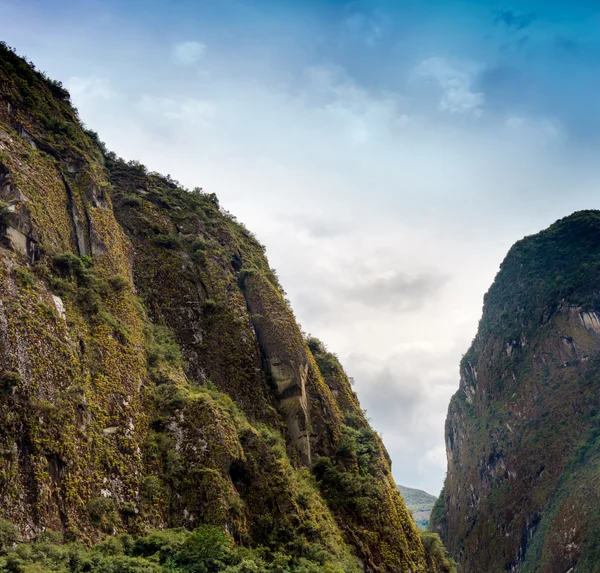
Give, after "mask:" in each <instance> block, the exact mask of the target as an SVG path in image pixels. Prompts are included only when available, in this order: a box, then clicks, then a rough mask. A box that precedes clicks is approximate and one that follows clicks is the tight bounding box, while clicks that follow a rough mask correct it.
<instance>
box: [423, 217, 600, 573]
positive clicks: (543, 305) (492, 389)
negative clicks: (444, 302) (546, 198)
mask: <svg viewBox="0 0 600 573" xmlns="http://www.w3.org/2000/svg"><path fill="white" fill-rule="evenodd" d="M599 313H600V212H599V211H593V210H588V211H578V212H576V213H573V214H572V215H570V216H568V217H565V218H563V219H560V220H559V221H557V222H556V223H554V224H553V225H551V226H550V227H548V228H547V229H545V230H543V231H541V232H540V233H537V234H535V235H531V236H528V237H525V238H524V239H522V240H521V241H519V242H517V243H516V244H515V245H514V246H513V247H512V248H511V249H510V251H509V253H508V254H507V256H506V258H505V260H504V261H503V263H502V265H501V267H500V271H499V272H498V274H497V276H496V279H495V281H494V283H493V285H492V286H491V288H490V290H489V291H488V293H487V294H486V296H485V298H484V308H483V315H482V318H481V321H480V323H479V329H478V333H477V335H476V337H475V339H474V340H473V343H472V345H471V347H470V348H469V350H468V351H467V353H466V354H465V355H464V357H463V359H462V361H461V365H460V375H461V380H460V388H459V390H458V392H457V393H456V394H455V395H454V397H453V398H452V400H451V402H450V406H449V410H448V417H447V420H446V451H447V455H448V473H447V476H446V480H445V485H444V489H443V490H442V494H441V495H440V498H439V499H438V501H437V502H436V505H435V507H434V509H433V512H432V521H431V528H432V529H433V530H434V531H438V532H439V533H440V534H441V536H442V538H443V539H444V540H445V542H446V543H447V545H448V549H449V551H450V553H451V555H452V556H453V557H454V558H455V559H456V560H457V561H458V563H459V568H460V570H464V571H474V570H485V571H488V572H490V573H493V572H495V571H507V570H508V571H522V572H533V571H544V572H546V571H552V572H554V571H556V572H559V571H567V570H571V571H573V572H587V571H596V570H597V564H598V563H600V552H599V550H598V546H597V543H596V540H597V538H598V533H599V532H600V529H598V523H599V522H600V501H599V500H600V491H599V490H598V484H599V483H600V442H599V441H598V427H599V423H600V420H599V419H598V411H599V407H600V400H599V398H598V396H599V394H598V376H599V374H600V372H599V370H598V369H599V367H600V322H599V319H598V317H599Z"/></svg>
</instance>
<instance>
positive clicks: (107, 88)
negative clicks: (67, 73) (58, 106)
mask: <svg viewBox="0 0 600 573" xmlns="http://www.w3.org/2000/svg"><path fill="white" fill-rule="evenodd" d="M65 85H66V88H67V89H68V90H69V92H70V94H71V97H72V98H73V99H74V100H77V101H78V102H84V101H85V102H88V101H91V100H95V99H105V100H106V99H111V98H113V97H115V95H116V92H115V91H114V90H113V89H112V87H111V85H110V81H109V80H108V79H107V78H101V77H97V76H88V77H82V76H73V77H72V78H69V80H67V82H66V84H65Z"/></svg>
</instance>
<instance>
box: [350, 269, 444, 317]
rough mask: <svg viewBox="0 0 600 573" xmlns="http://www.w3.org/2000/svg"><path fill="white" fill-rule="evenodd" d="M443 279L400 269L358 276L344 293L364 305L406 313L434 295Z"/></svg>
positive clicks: (442, 283)
mask: <svg viewBox="0 0 600 573" xmlns="http://www.w3.org/2000/svg"><path fill="white" fill-rule="evenodd" d="M446 281H447V277H446V276H445V275H442V274H440V273H425V274H418V275H413V276H411V275H410V274H409V273H406V272H404V271H391V272H387V273H385V274H383V275H379V276H373V277H367V278H366V279H365V278H362V280H360V279H359V281H357V283H356V284H354V285H352V286H351V287H350V288H347V289H346V292H345V293H344V294H346V296H347V297H348V299H349V300H353V301H355V302H358V303H359V304H362V305H364V306H370V307H376V308H388V309H393V310H395V311H397V312H410V311H414V310H417V309H418V308H420V307H421V306H422V305H423V304H425V303H426V302H427V301H428V300H431V298H432V297H434V296H436V295H437V294H438V292H439V290H440V289H441V288H442V287H443V286H444V284H445V283H446Z"/></svg>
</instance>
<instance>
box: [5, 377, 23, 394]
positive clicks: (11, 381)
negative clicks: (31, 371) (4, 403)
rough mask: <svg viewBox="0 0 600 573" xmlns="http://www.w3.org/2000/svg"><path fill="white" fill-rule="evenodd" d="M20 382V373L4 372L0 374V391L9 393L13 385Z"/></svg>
mask: <svg viewBox="0 0 600 573" xmlns="http://www.w3.org/2000/svg"><path fill="white" fill-rule="evenodd" d="M20 383H21V375H20V374H19V373H18V372H5V373H4V374H2V376H0V391H1V392H3V393H4V394H10V393H11V392H12V390H13V388H14V387H15V386H18V385H19V384H20Z"/></svg>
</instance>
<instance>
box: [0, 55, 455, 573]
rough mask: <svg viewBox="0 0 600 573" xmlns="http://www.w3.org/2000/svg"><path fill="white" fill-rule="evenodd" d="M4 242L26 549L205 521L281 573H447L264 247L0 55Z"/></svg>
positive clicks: (5, 416) (2, 406) (5, 388)
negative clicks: (45, 539)
mask: <svg viewBox="0 0 600 573" xmlns="http://www.w3.org/2000/svg"><path fill="white" fill-rule="evenodd" d="M0 237H1V239H0V240H1V244H0V518H1V519H4V520H8V521H10V522H12V523H14V524H15V525H16V527H17V529H18V530H19V531H20V533H21V534H22V535H24V536H25V537H26V538H34V537H36V536H37V537H39V536H40V534H41V532H43V531H45V530H48V529H53V530H57V531H60V532H64V535H65V537H66V539H71V540H74V539H79V540H83V541H85V542H86V543H94V542H97V541H98V540H100V539H102V538H104V537H106V536H107V535H109V536H110V535H115V534H119V533H122V532H129V533H131V534H133V535H142V534H143V533H145V532H147V531H149V530H151V529H162V528H165V527H185V528H186V529H188V530H191V529H194V528H196V527H198V526H199V525H201V524H208V525H212V526H216V527H217V528H220V529H221V530H223V531H225V532H227V534H228V535H229V536H230V537H231V538H232V539H233V540H235V541H236V542H237V543H238V544H240V545H244V546H246V547H255V548H262V549H261V551H263V553H261V555H263V557H261V559H262V558H264V559H266V560H267V562H269V560H271V561H273V560H275V561H276V560H277V559H279V558H280V557H279V556H281V555H285V556H286V557H285V559H286V560H287V561H286V563H287V564H288V565H287V567H288V569H281V570H282V571H283V570H290V571H293V570H299V571H300V570H302V571H309V570H310V571H313V570H315V569H307V568H306V567H307V565H306V563H309V564H312V565H311V567H318V570H324V571H356V570H358V568H359V567H360V566H362V567H364V569H365V570H367V571H382V572H383V571H390V572H391V571H412V572H413V573H415V572H417V571H426V570H430V571H445V570H446V569H445V568H444V567H445V565H444V564H443V559H441V558H440V559H437V558H436V557H435V556H434V555H432V554H431V552H430V554H429V555H427V556H426V553H425V548H424V546H423V543H422V541H421V537H420V535H419V533H418V531H417V529H416V527H415V524H414V521H413V520H412V518H411V517H410V514H409V512H408V511H407V509H406V507H405V505H404V502H403V500H402V498H401V496H400V494H399V493H398V491H397V488H396V486H395V484H394V481H393V478H392V476H391V471H390V460H389V457H388V455H387V452H386V451H385V448H384V446H383V444H382V443H381V440H380V439H379V436H378V435H377V434H376V433H374V432H373V431H372V430H371V428H370V427H369V425H368V423H367V421H366V419H365V417H364V415H363V413H362V410H361V409H360V406H359V403H358V400H357V397H356V395H355V394H354V393H353V392H352V390H351V388H350V385H349V383H348V379H347V377H346V374H345V373H344V371H343V369H342V367H341V366H340V364H339V363H338V362H337V359H336V358H335V357H334V356H333V355H331V354H329V353H328V352H327V351H326V349H325V347H324V346H323V345H322V344H321V343H320V342H319V341H316V340H314V339H309V340H308V341H306V340H305V339H304V337H303V335H302V333H301V331H300V329H299V327H298V325H297V323H296V321H295V319H294V316H293V313H292V311H291V310H290V308H289V306H288V304H287V302H286V300H285V298H284V295H283V292H282V290H281V287H280V285H279V283H278V280H277V278H276V276H275V275H274V273H273V272H272V270H271V269H270V268H269V265H268V263H267V261H266V258H265V256H264V249H263V247H262V246H261V245H260V244H259V243H258V242H257V240H256V239H255V238H254V237H253V236H252V234H251V233H250V232H249V231H247V230H246V229H245V228H244V227H243V226H242V225H241V224H239V223H237V222H236V220H235V218H234V217H233V216H231V215H230V214H228V213H227V212H224V211H223V210H221V209H220V208H219V205H218V201H217V199H216V197H215V196H214V195H210V194H206V193H203V192H202V191H201V190H199V189H196V190H195V191H192V192H190V191H186V190H183V189H181V188H180V186H179V185H178V184H177V183H176V182H175V181H173V180H171V179H170V178H165V177H162V176H160V175H158V174H156V173H148V172H147V170H146V168H145V167H143V166H141V165H140V164H138V163H136V162H130V163H125V162H123V161H122V160H120V159H118V158H117V157H116V156H115V155H114V154H112V153H109V152H107V150H106V149H105V148H104V146H103V144H102V143H101V142H100V141H99V140H98V137H97V135H96V134H95V133H94V132H90V131H86V130H84V129H83V128H82V126H81V125H80V123H79V121H78V118H77V114H76V111H75V110H74V109H73V108H72V107H71V105H70V102H69V94H68V93H67V92H66V91H65V90H64V89H63V88H62V86H61V85H60V84H58V83H56V82H53V81H51V80H48V79H47V78H45V77H44V76H43V75H42V74H40V73H38V72H36V71H35V70H34V68H33V67H32V66H31V65H30V64H29V63H27V62H25V61H24V60H22V59H21V58H19V57H17V56H16V55H15V54H14V53H13V52H12V51H11V50H9V49H7V48H6V46H4V45H0ZM2 523H4V524H5V525H4V526H3V525H2ZM0 526H2V527H0V529H2V528H3V527H4V531H13V530H12V529H11V527H12V526H9V525H6V522H1V523H0ZM11 535H12V534H11ZM177 535H180V534H179V533H178V534H177ZM0 537H1V536H0ZM178 539H184V538H182V537H181V535H180V537H179V538H178ZM182 543H184V542H183V541H182ZM128 547H129V546H128ZM24 551H25V550H24ZM161 551H162V549H161ZM265 552H266V553H265ZM1 553H2V539H0V554H1ZM156 555H158V553H157V554H156ZM132 559H133V557H132ZM156 559H158V557H156ZM275 561H273V562H275ZM303 563H304V565H303ZM1 565H2V563H1V562H0V566H1ZM157 567H158V565H157ZM295 567H296V568H297V569H296V568H295ZM302 567H304V568H302ZM36 570H37V569H36ZM73 570H75V569H73ZM132 570H133V569H132ZM141 570H146V569H141ZM153 570H154V569H153ZM215 570H216V569H215ZM236 570H238V569H236ZM239 570H240V571H241V570H242V569H239ZM244 570H246V569H244ZM252 570H255V569H252ZM277 570H278V571H279V570H280V569H277ZM182 571H183V569H182Z"/></svg>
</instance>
